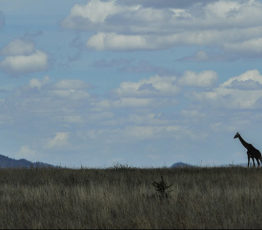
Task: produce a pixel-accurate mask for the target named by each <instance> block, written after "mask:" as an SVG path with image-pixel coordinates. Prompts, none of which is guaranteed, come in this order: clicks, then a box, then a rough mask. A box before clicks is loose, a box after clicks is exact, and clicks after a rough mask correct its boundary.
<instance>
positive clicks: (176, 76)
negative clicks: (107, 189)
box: [0, 0, 262, 168]
mask: <svg viewBox="0 0 262 230" xmlns="http://www.w3.org/2000/svg"><path fill="white" fill-rule="evenodd" d="M261 61H262V1H261V0H183V1H182V0H125V1H123V0H122V1H120V0H108V1H105V0H89V1H87V0H85V1H84V0H63V1H61V0H37V1H36V0H0V83H1V84H0V154H2V155H5V156H8V157H11V158H15V159H21V158H25V159H27V160H30V161H41V162H46V163H50V164H54V165H60V166H65V167H74V168H78V167H88V168H103V167H112V166H113V165H116V164H124V165H126V164H127V165H129V166H134V167H169V166H170V165H172V164H173V163H175V162H179V161H182V162H185V163H189V164H194V165H199V166H216V165H221V164H238V163H244V162H247V155H246V150H245V149H244V147H243V146H242V145H241V144H240V142H239V140H236V139H233V137H234V135H235V133H236V132H237V131H238V132H240V134H241V135H242V137H243V138H244V139H245V140H246V141H247V142H250V143H252V144H253V145H254V146H255V147H256V148H258V149H260V150H262V135H261V133H262V130H261V128H262V113H261V112H262V66H261Z"/></svg>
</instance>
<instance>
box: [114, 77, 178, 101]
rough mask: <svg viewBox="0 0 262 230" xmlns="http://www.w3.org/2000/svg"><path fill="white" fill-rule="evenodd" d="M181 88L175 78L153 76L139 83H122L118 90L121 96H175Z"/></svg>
mask: <svg viewBox="0 0 262 230" xmlns="http://www.w3.org/2000/svg"><path fill="white" fill-rule="evenodd" d="M178 91H179V88H178V86H177V84H176V77H175V76H158V75H157V76H153V77H150V78H148V79H142V80H140V81H138V82H122V83H121V84H120V87H119V88H118V89H116V93H117V94H118V95H120V96H152V95H159V96H161V95H165V96H168V95H174V94H176V93H178Z"/></svg>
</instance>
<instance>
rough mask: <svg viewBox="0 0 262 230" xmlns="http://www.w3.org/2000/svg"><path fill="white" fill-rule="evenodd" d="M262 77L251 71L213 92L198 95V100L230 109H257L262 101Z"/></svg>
mask: <svg viewBox="0 0 262 230" xmlns="http://www.w3.org/2000/svg"><path fill="white" fill-rule="evenodd" d="M261 78H262V75H261V74H260V73H259V71H258V70H249V71H246V72H245V73H243V74H241V75H239V76H235V77H232V78H230V79H229V80H227V81H226V82H224V83H222V84H220V85H219V86H218V87H217V88H214V89H213V90H212V91H207V92H199V93H196V94H195V96H196V98H198V99H200V100H202V101H206V102H209V103H210V105H213V106H219V107H224V108H229V109H255V108H257V106H260V105H258V104H257V103H258V102H259V100H261V99H262V90H261V89H262V87H261V86H262V84H261V83H262V81H261Z"/></svg>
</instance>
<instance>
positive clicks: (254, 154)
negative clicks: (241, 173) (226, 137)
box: [234, 133, 262, 167]
mask: <svg viewBox="0 0 262 230" xmlns="http://www.w3.org/2000/svg"><path fill="white" fill-rule="evenodd" d="M234 138H238V139H239V141H240V142H241V144H242V145H243V146H244V147H245V148H246V149H247V157H248V167H249V163H250V158H251V159H252V161H253V166H255V159H256V161H257V165H258V167H259V166H260V161H261V162H262V157H261V153H260V151H259V150H258V149H256V148H255V147H254V146H253V145H252V144H249V143H247V142H246V141H245V140H244V139H243V138H242V137H241V136H240V134H239V133H236V135H235V136H234Z"/></svg>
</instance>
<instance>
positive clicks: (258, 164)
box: [256, 158, 260, 168]
mask: <svg viewBox="0 0 262 230" xmlns="http://www.w3.org/2000/svg"><path fill="white" fill-rule="evenodd" d="M256 161H257V167H258V168H259V167H260V163H259V159H258V158H256Z"/></svg>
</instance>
